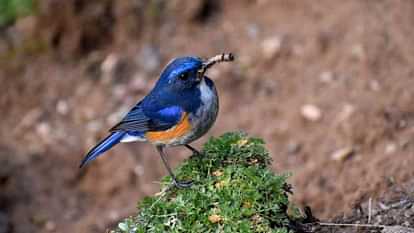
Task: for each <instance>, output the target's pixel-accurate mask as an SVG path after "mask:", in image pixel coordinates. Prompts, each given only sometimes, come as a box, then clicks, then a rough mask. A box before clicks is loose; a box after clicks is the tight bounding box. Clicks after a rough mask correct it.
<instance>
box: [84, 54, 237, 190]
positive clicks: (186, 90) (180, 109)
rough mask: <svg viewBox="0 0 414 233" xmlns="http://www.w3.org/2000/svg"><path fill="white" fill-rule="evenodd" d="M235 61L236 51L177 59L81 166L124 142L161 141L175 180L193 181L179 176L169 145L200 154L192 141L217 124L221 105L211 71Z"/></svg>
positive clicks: (159, 148)
mask: <svg viewBox="0 0 414 233" xmlns="http://www.w3.org/2000/svg"><path fill="white" fill-rule="evenodd" d="M233 60H234V56H233V55H232V54H231V53H228V54H226V53H223V54H220V55H217V56H214V57H212V58H210V59H208V60H205V61H203V60H202V59H201V58H198V57H180V58H176V59H174V60H172V61H171V62H170V63H169V64H168V65H167V66H166V67H165V68H164V70H163V72H162V73H161V76H160V78H159V80H158V81H157V83H156V84H155V86H154V88H153V89H152V90H151V91H150V93H149V94H148V95H147V96H145V97H144V98H143V99H142V100H141V101H139V102H138V103H137V104H136V105H135V106H134V107H133V108H132V109H131V110H130V111H129V112H128V113H127V114H126V116H125V117H124V118H123V119H122V120H121V121H120V122H119V123H118V124H116V125H115V126H114V127H112V128H111V129H110V130H109V132H110V134H109V135H108V136H107V137H106V138H105V139H103V140H102V141H101V142H99V143H98V144H97V145H96V146H95V147H93V148H92V149H91V150H90V151H89V152H88V153H87V154H86V156H85V158H84V159H83V160H82V162H81V165H80V167H82V166H84V165H85V164H86V163H88V162H89V161H92V160H94V159H95V158H96V157H98V156H99V155H101V154H102V153H104V152H106V151H108V150H109V149H111V148H112V147H113V146H114V145H116V144H118V143H120V142H134V141H146V142H150V143H151V144H153V145H155V147H156V149H157V151H158V152H159V154H160V156H161V159H162V161H163V163H164V165H165V167H166V169H167V171H168V173H169V175H170V176H171V177H172V180H173V183H174V185H175V186H176V187H179V188H181V187H189V186H191V181H178V180H177V179H176V177H175V176H174V174H173V172H172V170H171V168H170V166H169V165H168V162H167V158H166V157H167V156H166V153H165V147H168V146H185V147H186V148H188V149H190V150H191V151H192V152H193V153H194V154H200V153H199V152H198V151H197V150H196V149H195V148H193V147H192V146H190V145H189V143H191V142H193V141H194V140H196V139H198V138H200V137H201V136H203V135H204V134H205V133H206V132H207V131H208V130H209V129H210V128H211V126H212V125H213V124H214V122H215V120H216V118H217V113H218V109H219V101H218V96H217V91H216V88H215V86H214V83H213V81H212V80H211V79H209V78H208V77H206V76H205V73H206V71H207V70H208V69H209V68H210V67H211V66H213V65H214V64H216V63H219V62H226V61H233Z"/></svg>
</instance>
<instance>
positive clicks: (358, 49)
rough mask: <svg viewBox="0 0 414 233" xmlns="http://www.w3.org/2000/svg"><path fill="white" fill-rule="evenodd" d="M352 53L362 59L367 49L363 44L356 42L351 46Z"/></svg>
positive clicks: (354, 56) (356, 57)
mask: <svg viewBox="0 0 414 233" xmlns="http://www.w3.org/2000/svg"><path fill="white" fill-rule="evenodd" d="M351 55H352V57H353V58H355V59H357V60H362V59H364V57H365V49H364V46H363V45H362V44H355V45H354V46H352V48H351Z"/></svg>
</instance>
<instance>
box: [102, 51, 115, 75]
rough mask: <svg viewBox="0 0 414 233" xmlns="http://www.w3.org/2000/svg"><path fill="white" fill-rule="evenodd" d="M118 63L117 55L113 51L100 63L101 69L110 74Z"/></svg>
mask: <svg viewBox="0 0 414 233" xmlns="http://www.w3.org/2000/svg"><path fill="white" fill-rule="evenodd" d="M118 64H119V56H118V55H117V54H115V53H111V54H109V55H108V56H107V57H106V58H105V60H104V61H103V62H102V64H101V71H102V73H104V74H112V73H113V72H114V70H115V67H116V66H117V65H118Z"/></svg>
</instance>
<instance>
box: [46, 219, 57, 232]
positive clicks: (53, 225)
mask: <svg viewBox="0 0 414 233" xmlns="http://www.w3.org/2000/svg"><path fill="white" fill-rule="evenodd" d="M45 229H46V230H47V231H55V230H56V223H54V222H53V221H47V222H46V224H45Z"/></svg>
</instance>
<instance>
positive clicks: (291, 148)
mask: <svg viewBox="0 0 414 233" xmlns="http://www.w3.org/2000/svg"><path fill="white" fill-rule="evenodd" d="M301 149H302V145H301V144H300V143H297V142H289V143H288V144H287V153H288V154H291V155H293V154H297V153H299V152H300V150H301Z"/></svg>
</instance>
